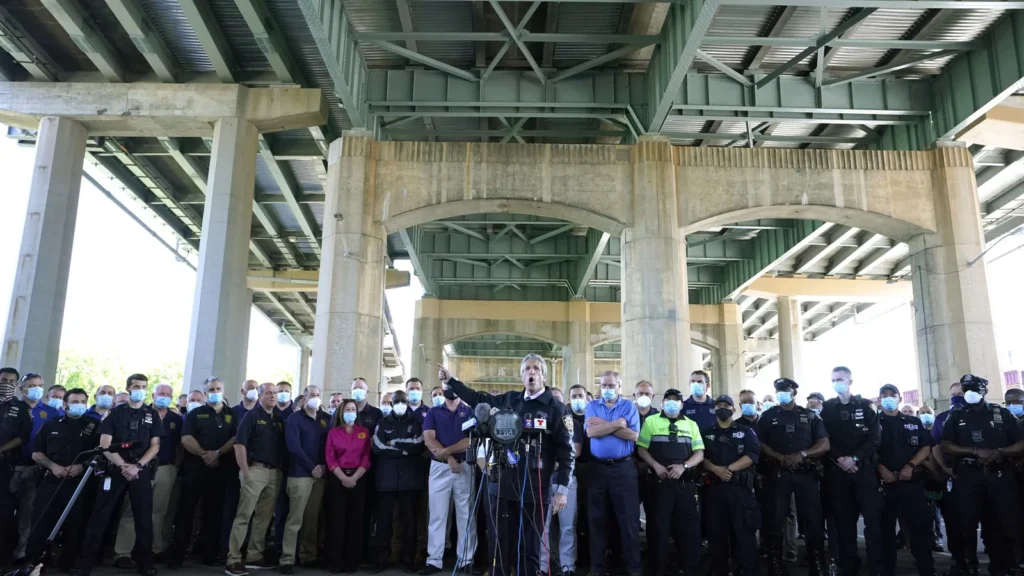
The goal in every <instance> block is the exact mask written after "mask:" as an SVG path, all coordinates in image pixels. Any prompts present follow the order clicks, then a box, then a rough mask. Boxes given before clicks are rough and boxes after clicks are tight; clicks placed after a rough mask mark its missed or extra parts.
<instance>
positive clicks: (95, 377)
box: [55, 350, 185, 398]
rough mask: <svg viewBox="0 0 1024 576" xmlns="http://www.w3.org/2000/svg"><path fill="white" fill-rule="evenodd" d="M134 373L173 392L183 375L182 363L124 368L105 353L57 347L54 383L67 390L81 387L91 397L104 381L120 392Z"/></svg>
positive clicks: (179, 385)
mask: <svg viewBox="0 0 1024 576" xmlns="http://www.w3.org/2000/svg"><path fill="white" fill-rule="evenodd" d="M135 373H141V374H145V375H146V376H147V377H148V378H149V382H150V385H151V387H152V385H155V384H170V385H171V387H172V388H174V393H175V395H177V394H179V393H180V391H181V389H182V381H183V380H184V378H185V364H184V362H166V363H164V364H162V365H160V366H130V367H128V366H124V365H122V363H121V362H119V361H117V360H114V359H112V358H110V357H107V356H102V355H98V354H92V353H85V352H79V351H77V350H61V353H60V359H59V360H58V362H57V377H56V382H55V383H56V384H60V385H61V386H64V387H65V388H68V389H71V388H82V389H84V390H85V391H86V392H88V393H89V398H92V397H93V395H94V394H95V393H96V390H97V389H98V388H99V387H100V386H103V385H105V384H109V385H111V386H113V387H114V389H115V390H117V391H118V392H124V391H125V378H127V377H128V375H130V374H135ZM150 396H152V388H151V389H150Z"/></svg>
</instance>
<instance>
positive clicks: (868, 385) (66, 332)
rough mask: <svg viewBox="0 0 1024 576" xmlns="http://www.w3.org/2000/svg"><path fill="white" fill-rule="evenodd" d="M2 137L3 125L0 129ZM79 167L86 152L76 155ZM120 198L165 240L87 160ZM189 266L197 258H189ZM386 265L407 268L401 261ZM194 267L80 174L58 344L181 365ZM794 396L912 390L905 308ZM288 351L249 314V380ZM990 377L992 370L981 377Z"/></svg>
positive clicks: (1009, 331)
mask: <svg viewBox="0 0 1024 576" xmlns="http://www.w3.org/2000/svg"><path fill="white" fill-rule="evenodd" d="M0 130H3V133H6V127H3V126H2V125H0ZM33 152H34V151H33V149H31V148H19V147H18V146H17V145H16V143H15V142H14V141H13V140H10V139H8V138H6V137H3V136H0V174H4V186H3V191H2V192H0V215H3V220H4V221H3V227H2V232H0V235H2V237H3V238H5V241H3V242H0V270H3V271H7V273H6V274H0V321H2V326H6V318H7V314H8V308H9V302H10V294H11V289H12V285H13V282H14V270H15V268H16V263H17V258H18V252H19V249H20V243H21V242H20V240H21V232H22V228H23V225H24V218H25V210H26V205H27V201H28V194H29V186H30V181H31V176H32V166H33ZM86 162H87V164H88V159H87V160H86ZM86 171H87V172H88V173H90V174H92V175H93V176H94V177H95V178H96V179H97V180H98V181H99V182H100V183H101V184H102V185H103V186H104V187H105V188H107V189H108V190H109V191H110V192H111V193H112V194H113V195H114V196H115V197H117V198H118V199H119V200H120V201H121V202H123V203H125V204H128V205H130V206H132V207H133V211H134V212H135V213H136V214H138V215H140V217H141V218H143V219H145V220H146V221H147V222H149V223H150V224H151V226H152V227H153V228H155V229H156V230H157V232H158V234H160V235H161V237H163V238H164V239H165V240H167V241H168V242H170V243H171V245H175V244H176V242H175V240H174V237H173V235H172V234H171V233H170V231H169V229H168V228H167V227H166V226H165V225H164V224H163V223H162V222H160V221H159V220H158V219H157V218H156V217H155V216H153V215H152V214H151V213H150V212H149V211H148V210H141V209H139V204H138V201H136V200H135V199H134V196H133V195H132V194H130V193H129V192H127V191H125V190H123V189H122V188H121V186H120V185H119V184H118V183H117V182H116V181H111V180H110V179H109V178H108V177H106V176H105V175H104V174H103V173H102V172H98V171H97V169H96V167H91V166H88V165H87V166H86ZM1021 246H1024V235H1016V236H1010V237H1008V238H1007V239H1006V240H1004V241H1002V242H1000V243H999V244H997V245H995V246H993V247H990V251H989V253H988V254H987V255H986V258H985V260H986V265H987V267H988V274H989V292H990V296H991V305H992V309H993V319H994V322H995V327H996V337H997V349H998V353H999V359H1000V368H1001V370H1003V371H1005V370H1010V369H1011V368H1016V369H1020V368H1022V367H1024V336H1022V335H1021V330H1020V326H1022V325H1024V307H1022V306H1019V304H1018V301H1019V294H1018V293H1019V290H1020V288H1019V287H1020V285H1021V280H1022V277H1021V273H1020V272H1019V271H1020V270H1021V269H1022V267H1024V250H1018V248H1020V247H1021ZM191 260H192V262H193V263H194V262H195V260H196V259H195V256H194V255H192V256H191ZM396 266H397V267H398V268H400V269H403V270H411V265H410V263H409V262H408V261H398V262H396ZM195 277H196V275H195V272H194V271H193V270H192V269H191V268H189V267H188V266H187V265H186V264H184V263H183V262H181V261H180V260H179V259H178V258H177V257H176V256H175V255H174V254H172V253H171V252H170V251H168V250H167V249H166V248H165V247H163V246H162V245H161V244H160V243H159V242H157V240H155V239H154V238H153V237H152V236H150V235H149V234H148V233H147V232H146V231H145V230H144V229H143V228H142V227H141V226H139V225H138V224H137V223H136V222H134V221H133V220H132V219H131V218H129V217H128V216H127V215H126V214H125V213H124V212H123V211H122V210H121V209H120V208H118V207H117V206H116V205H115V204H114V203H113V202H111V201H110V200H109V199H107V198H106V197H105V196H104V195H103V194H102V193H100V192H99V191H98V190H97V189H96V188H95V187H93V186H92V185H91V184H89V183H88V182H87V181H83V183H82V190H81V195H80V200H79V213H78V222H77V225H76V228H75V239H74V249H73V253H72V259H71V271H70V275H69V279H68V293H67V303H66V306H65V313H64V327H63V332H62V335H61V350H62V351H68V350H74V351H77V352H82V353H95V354H97V355H100V356H106V357H110V358H115V359H117V360H119V361H120V362H121V363H122V364H123V365H125V366H132V365H139V366H159V365H162V364H165V363H168V362H175V361H180V362H182V363H183V362H184V359H185V356H186V351H187V348H188V335H189V328H190V323H191V314H192V298H193V291H194V288H195ZM422 294H423V290H422V288H421V287H420V284H419V282H418V280H417V278H416V277H415V276H413V277H412V283H411V285H410V286H409V287H407V288H401V289H392V290H388V292H387V298H388V303H389V305H390V308H391V314H392V318H393V320H394V323H395V330H396V332H397V336H398V344H399V348H400V351H401V355H402V360H403V363H404V365H405V366H409V365H410V356H411V350H412V325H413V314H414V309H415V301H416V300H417V299H418V298H419V297H420V296H421V295H422ZM803 356H804V362H803V366H802V375H803V378H802V379H803V380H804V382H802V383H801V384H802V385H801V389H800V391H801V392H802V393H805V394H806V393H809V392H812V391H820V392H822V393H824V394H825V395H826V397H827V396H830V395H832V392H831V383H830V381H829V375H830V372H831V369H832V367H833V366H836V365H840V364H842V365H846V366H849V367H850V368H851V369H852V370H853V372H854V382H855V385H857V386H861V387H862V388H861V390H862V391H864V392H865V394H868V393H870V395H871V396H873V395H874V393H875V392H877V390H878V387H879V386H880V385H881V384H883V383H886V382H892V383H895V384H897V385H898V386H899V387H900V388H901V389H904V388H913V387H916V385H917V382H918V377H917V360H916V358H917V356H916V352H915V351H914V344H913V316H912V312H911V309H910V306H909V305H908V304H903V305H894V304H879V305H876V306H874V307H872V308H871V309H869V311H868V312H866V313H865V314H863V315H860V316H858V317H857V318H855V319H853V320H849V321H847V322H846V323H844V324H843V325H841V326H840V327H838V328H836V329H833V330H831V331H829V332H827V333H826V334H825V335H824V336H822V337H821V338H819V339H818V340H817V341H814V342H805V343H804V348H803ZM778 370H779V365H778V363H777V362H776V363H774V364H772V365H771V366H769V367H768V368H767V369H765V370H764V371H762V372H761V373H760V374H758V375H757V377H756V378H753V379H751V380H750V381H749V382H748V386H751V387H753V389H754V390H755V391H757V392H758V393H759V394H764V393H767V392H768V391H770V389H771V382H772V380H774V379H775V378H776V377H778ZM297 374H298V347H297V346H296V344H295V343H294V342H293V341H292V340H291V339H290V338H289V337H287V336H286V335H284V334H283V333H282V331H281V330H280V329H279V328H277V326H275V325H274V324H273V323H272V322H270V321H269V320H267V318H266V317H264V316H263V315H262V314H261V313H259V312H258V311H256V310H255V309H253V312H252V322H251V326H250V336H249V356H248V374H247V376H248V377H251V378H255V379H257V380H261V381H263V380H271V379H275V380H276V379H278V378H291V379H292V381H294V380H296V379H297ZM987 376H988V378H989V379H999V378H1001V375H995V374H993V375H987Z"/></svg>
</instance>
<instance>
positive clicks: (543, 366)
mask: <svg viewBox="0 0 1024 576" xmlns="http://www.w3.org/2000/svg"><path fill="white" fill-rule="evenodd" d="M530 360H537V361H539V362H540V373H541V374H542V375H543V376H544V377H545V378H547V377H548V361H547V360H545V359H544V357H543V356H541V355H540V354H534V353H530V354H527V355H526V356H523V361H522V362H520V363H519V377H520V378H522V377H523V374H526V363H527V362H529V361H530Z"/></svg>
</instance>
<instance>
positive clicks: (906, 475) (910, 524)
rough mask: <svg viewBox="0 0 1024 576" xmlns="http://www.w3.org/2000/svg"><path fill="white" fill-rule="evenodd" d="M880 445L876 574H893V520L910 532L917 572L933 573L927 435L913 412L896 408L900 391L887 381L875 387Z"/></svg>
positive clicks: (926, 575)
mask: <svg viewBox="0 0 1024 576" xmlns="http://www.w3.org/2000/svg"><path fill="white" fill-rule="evenodd" d="M878 395H879V397H880V402H879V404H881V408H882V414H881V415H880V416H879V418H878V419H879V421H880V423H881V428H882V443H881V445H880V446H879V447H878V476H879V478H880V479H881V480H882V499H883V507H882V525H881V531H882V534H881V539H882V574H883V576H894V575H895V574H896V520H897V519H899V521H900V528H901V529H902V530H903V531H904V533H907V534H909V536H910V552H911V553H912V554H913V555H914V561H915V562H917V573H918V574H919V576H933V575H934V574H935V562H934V561H933V560H932V551H931V548H930V545H931V542H930V540H931V523H932V514H931V511H930V510H929V509H928V503H927V501H926V500H925V495H924V482H925V478H926V475H927V471H926V470H925V468H924V463H925V461H926V460H928V456H929V454H931V445H932V435H931V432H930V431H928V430H925V428H924V424H921V420H920V419H918V418H917V416H908V415H906V414H904V413H902V412H900V411H899V405H900V391H899V389H898V388H896V386H893V385H892V384H886V385H885V386H882V388H881V390H879V392H878Z"/></svg>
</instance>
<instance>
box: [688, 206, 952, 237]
mask: <svg viewBox="0 0 1024 576" xmlns="http://www.w3.org/2000/svg"><path fill="white" fill-rule="evenodd" d="M762 218H764V219H768V218H790V219H804V220H824V221H827V222H833V223H836V224H843V225H845V226H850V227H853V228H860V229H861V230H867V231H869V232H874V233H876V234H882V235H883V236H886V237H888V238H892V239H893V240H896V241H899V242H909V241H910V239H911V238H913V237H915V236H918V235H920V234H928V233H930V232H932V230H929V229H927V228H923V227H921V226H919V225H917V224H914V223H911V222H907V221H904V220H899V219H896V218H891V217H888V216H883V215H881V214H875V213H872V212H866V211H863V210H856V209H853V208H838V207H835V206H810V205H807V206H803V205H797V206H757V207H755V208H744V209H741V210H735V211H732V212H723V213H721V214H716V215H714V216H712V217H710V218H705V219H703V220H700V221H697V222H692V223H689V224H687V225H686V226H685V227H684V228H683V233H684V234H692V233H694V232H700V231H701V230H706V229H708V228H713V227H716V226H722V225H724V224H732V223H735V222H743V221H746V220H758V219H762Z"/></svg>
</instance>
